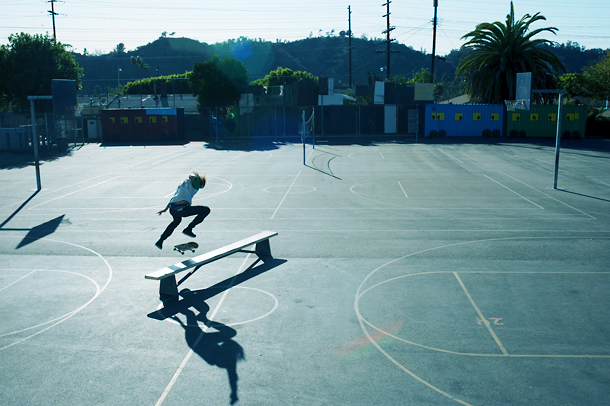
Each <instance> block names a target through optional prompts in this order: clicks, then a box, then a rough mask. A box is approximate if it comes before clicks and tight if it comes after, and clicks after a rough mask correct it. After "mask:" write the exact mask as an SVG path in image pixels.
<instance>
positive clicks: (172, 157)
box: [152, 151, 190, 165]
mask: <svg viewBox="0 0 610 406" xmlns="http://www.w3.org/2000/svg"><path fill="white" fill-rule="evenodd" d="M189 152H190V151H187V152H183V153H182V154H178V155H173V156H170V157H169V158H165V159H162V160H160V161H157V162H155V163H154V164H152V165H157V164H160V163H161V162H165V161H169V160H170V159H174V158H178V157H179V156H182V155H185V154H188V153H189Z"/></svg>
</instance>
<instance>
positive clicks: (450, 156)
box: [437, 148, 464, 164]
mask: <svg viewBox="0 0 610 406" xmlns="http://www.w3.org/2000/svg"><path fill="white" fill-rule="evenodd" d="M437 149H438V150H439V151H441V152H442V153H443V154H445V155H447V156H448V157H449V158H451V159H455V160H456V161H458V162H459V163H461V164H463V163H464V162H462V161H460V160H459V159H457V158H456V157H454V156H452V155H449V154H448V153H446V152H445V151H443V150H442V149H440V148H437Z"/></svg>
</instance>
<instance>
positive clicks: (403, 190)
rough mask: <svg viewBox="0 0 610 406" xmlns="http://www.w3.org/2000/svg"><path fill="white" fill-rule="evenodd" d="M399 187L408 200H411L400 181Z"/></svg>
mask: <svg viewBox="0 0 610 406" xmlns="http://www.w3.org/2000/svg"><path fill="white" fill-rule="evenodd" d="M398 186H400V189H401V190H402V193H404V194H405V197H406V198H407V199H408V198H409V196H408V195H407V192H405V188H404V187H402V183H400V181H398Z"/></svg>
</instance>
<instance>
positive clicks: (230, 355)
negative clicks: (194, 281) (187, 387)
mask: <svg viewBox="0 0 610 406" xmlns="http://www.w3.org/2000/svg"><path fill="white" fill-rule="evenodd" d="M181 295H182V296H183V297H184V300H187V301H189V302H191V303H192V305H193V307H195V308H196V309H197V310H198V311H199V313H198V314H195V312H194V311H192V310H191V309H190V308H185V309H182V310H181V311H180V313H182V314H184V315H185V316H186V323H185V322H183V321H182V320H181V319H180V318H179V317H177V316H175V315H174V316H172V317H171V318H172V319H173V320H175V321H176V322H177V323H178V324H180V326H182V328H183V329H184V339H185V341H186V343H187V344H188V346H189V348H191V350H193V352H194V353H195V354H197V355H199V356H200V357H201V359H203V360H204V361H205V362H207V363H208V364H209V365H213V366H217V367H218V368H221V369H226V370H227V376H228V379H229V387H230V388H231V394H230V404H231V405H233V404H235V403H237V401H238V396H237V381H238V379H239V378H238V376H237V363H238V362H239V361H243V360H245V359H246V357H245V354H244V349H243V348H242V346H241V345H239V344H238V343H237V342H236V341H235V340H233V338H234V337H235V336H236V335H237V332H236V331H235V329H233V328H231V327H229V326H226V325H224V324H222V323H219V322H215V321H210V320H208V319H207V316H206V314H207V312H208V311H209V309H210V307H209V306H208V305H207V304H206V303H205V302H204V301H202V300H200V299H199V298H198V297H196V296H197V295H196V293H195V292H190V291H188V289H185V290H184V291H183V292H182V293H181ZM199 321H202V322H204V324H205V327H202V326H201V325H200V324H199ZM212 328H213V329H215V330H216V331H215V332H210V331H209V330H210V329H212Z"/></svg>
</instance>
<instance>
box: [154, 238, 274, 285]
mask: <svg viewBox="0 0 610 406" xmlns="http://www.w3.org/2000/svg"><path fill="white" fill-rule="evenodd" d="M276 235H277V232H274V231H263V232H261V233H258V234H256V235H253V236H252V237H248V238H244V239H243V240H241V241H237V242H234V243H233V244H229V245H227V246H225V247H222V248H218V249H216V250H214V251H210V252H208V253H206V254H203V255H199V256H197V257H194V258H191V259H187V260H186V261H182V262H179V263H177V264H174V265H171V266H168V267H167V268H163V269H159V270H158V271H155V272H152V273H149V274H148V275H146V276H145V278H146V279H154V280H158V281H160V282H159V294H160V295H170V296H178V286H179V285H180V284H181V283H182V282H184V281H185V280H186V279H187V278H188V277H190V276H191V275H192V274H193V273H195V271H197V270H198V269H199V268H201V267H202V266H203V265H205V264H209V263H210V262H214V261H216V260H218V259H220V258H224V257H226V256H229V255H232V254H235V253H236V252H247V253H252V254H256V255H257V256H258V258H260V259H261V260H263V261H267V260H270V259H273V257H272V256H271V246H270V245H269V238H271V237H275V236H276ZM254 244H256V245H255V247H254V251H248V250H244V248H246V247H249V246H251V245H254ZM189 269H192V270H191V271H190V272H189V273H188V274H187V275H186V276H185V277H183V278H182V279H181V280H180V281H179V282H178V283H176V274H178V273H180V272H184V271H188V270H189Z"/></svg>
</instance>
